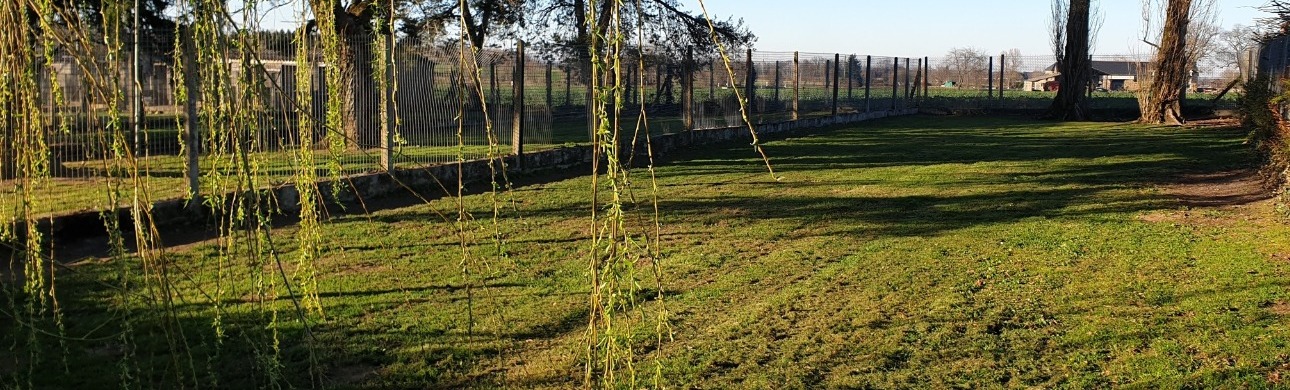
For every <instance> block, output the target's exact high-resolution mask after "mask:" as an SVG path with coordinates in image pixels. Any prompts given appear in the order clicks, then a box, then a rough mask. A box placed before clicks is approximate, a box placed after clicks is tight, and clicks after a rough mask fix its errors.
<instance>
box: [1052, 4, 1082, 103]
mask: <svg viewBox="0 0 1290 390" xmlns="http://www.w3.org/2000/svg"><path fill="white" fill-rule="evenodd" d="M1089 3H1090V0H1071V2H1070V10H1069V12H1067V16H1066V48H1065V51H1064V52H1063V55H1062V56H1061V58H1058V59H1057V60H1058V64H1057V67H1058V71H1059V72H1060V76H1058V81H1059V85H1060V87H1059V89H1058V90H1057V97H1056V98H1054V99H1053V105H1052V106H1051V107H1050V108H1049V109H1048V115H1047V117H1049V118H1053V119H1057V120H1068V121H1083V120H1088V100H1087V99H1086V98H1087V96H1088V85H1089V82H1090V80H1091V79H1092V76H1093V75H1092V73H1091V72H1092V67H1091V64H1090V63H1089V48H1088V45H1089V42H1088V37H1089V11H1090V4H1089Z"/></svg>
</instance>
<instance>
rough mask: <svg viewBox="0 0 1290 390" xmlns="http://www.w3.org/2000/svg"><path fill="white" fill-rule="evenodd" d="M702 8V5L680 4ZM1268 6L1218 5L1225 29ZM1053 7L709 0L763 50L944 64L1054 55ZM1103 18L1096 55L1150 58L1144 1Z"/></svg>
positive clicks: (1256, 0)
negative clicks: (945, 58) (980, 54)
mask: <svg viewBox="0 0 1290 390" xmlns="http://www.w3.org/2000/svg"><path fill="white" fill-rule="evenodd" d="M681 2H682V3H683V4H685V5H686V6H687V7H688V8H690V9H693V10H696V11H697V10H698V9H699V2H698V0H681ZM1265 2H1266V1H1265V0H1217V7H1218V8H1219V15H1218V17H1219V22H1220V24H1222V25H1223V26H1224V27H1225V28H1226V27H1230V26H1231V25H1234V24H1244V25H1250V24H1253V23H1254V22H1253V20H1254V19H1255V18H1258V17H1262V16H1264V15H1266V14H1265V13H1263V12H1262V11H1259V10H1258V9H1257V8H1258V7H1259V6H1260V5H1262V4H1264V3H1265ZM1050 3H1051V2H1050V1H1049V0H904V1H900V0H896V1H891V0H876V1H874V0H795V1H774V0H704V4H706V5H707V8H708V12H710V13H712V14H713V15H715V16H720V17H722V18H724V17H726V16H735V17H742V18H743V19H744V21H745V22H746V23H747V24H748V26H749V27H751V28H752V30H753V33H755V34H757V36H758V41H757V45H756V47H757V49H758V50H763V51H793V50H800V51H804V52H843V53H857V54H872V55H883V56H902V57H905V56H910V57H923V56H930V57H939V56H942V55H944V54H945V53H946V52H947V51H949V50H950V49H951V48H955V47H974V48H977V49H981V50H984V51H986V52H988V53H991V54H998V53H999V52H1002V51H1004V50H1008V49H1013V48H1016V49H1019V50H1021V53H1022V54H1023V55H1048V54H1050V53H1051V49H1049V43H1048V41H1049V38H1048V35H1047V31H1048V19H1049V15H1050V11H1049V7H1050V5H1049V4H1050ZM1098 3H1099V4H1098V5H1099V6H1100V8H1101V10H1102V13H1103V15H1104V17H1105V22H1104V23H1103V26H1102V30H1101V33H1100V36H1099V39H1098V42H1097V43H1096V45H1095V46H1094V54H1136V53H1146V52H1147V46H1146V45H1143V44H1141V43H1139V42H1138V40H1139V39H1140V38H1141V36H1142V16H1141V14H1142V11H1141V7H1142V6H1141V2H1140V1H1139V0H1101V1H1098Z"/></svg>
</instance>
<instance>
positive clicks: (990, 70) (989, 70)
mask: <svg viewBox="0 0 1290 390" xmlns="http://www.w3.org/2000/svg"><path fill="white" fill-rule="evenodd" d="M986 58H987V59H988V60H989V61H988V63H989V65H987V66H986V68H985V80H986V81H985V85H986V89H985V96H986V98H987V99H989V100H994V57H986Z"/></svg>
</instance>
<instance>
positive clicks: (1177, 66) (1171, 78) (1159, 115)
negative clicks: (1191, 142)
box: [1138, 0, 1192, 125]
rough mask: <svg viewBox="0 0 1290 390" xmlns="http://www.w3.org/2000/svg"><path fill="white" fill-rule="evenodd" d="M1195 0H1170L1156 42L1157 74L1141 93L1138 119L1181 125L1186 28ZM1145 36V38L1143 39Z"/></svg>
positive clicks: (1184, 86)
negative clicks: (1158, 38) (1158, 42)
mask: <svg viewBox="0 0 1290 390" xmlns="http://www.w3.org/2000/svg"><path fill="white" fill-rule="evenodd" d="M1191 15H1192V0H1168V5H1167V7H1166V8H1165V23H1164V28H1163V30H1162V32H1161V35H1160V44H1159V45H1157V47H1158V49H1157V50H1156V56H1155V60H1154V61H1153V63H1154V65H1155V68H1156V70H1155V74H1154V75H1153V76H1152V78H1151V82H1150V83H1149V84H1148V85H1147V89H1146V90H1145V91H1143V92H1142V93H1140V94H1139V95H1138V107H1139V108H1140V109H1141V110H1142V115H1141V117H1139V118H1138V121H1140V122H1143V123H1157V124H1158V123H1164V124H1173V125H1179V124H1182V123H1183V121H1184V120H1185V119H1184V118H1183V115H1182V98H1183V90H1184V89H1185V88H1186V84H1187V76H1188V72H1187V70H1188V63H1189V62H1190V61H1189V58H1188V53H1187V28H1188V26H1189V25H1190V24H1191ZM1144 40H1145V39H1144Z"/></svg>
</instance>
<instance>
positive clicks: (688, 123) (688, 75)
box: [681, 47, 694, 130]
mask: <svg viewBox="0 0 1290 390" xmlns="http://www.w3.org/2000/svg"><path fill="white" fill-rule="evenodd" d="M693 69H694V48H692V47H691V48H686V49H685V62H683V63H682V64H681V113H682V115H684V116H683V121H684V124H685V129H686V130H694V74H693Z"/></svg>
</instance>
